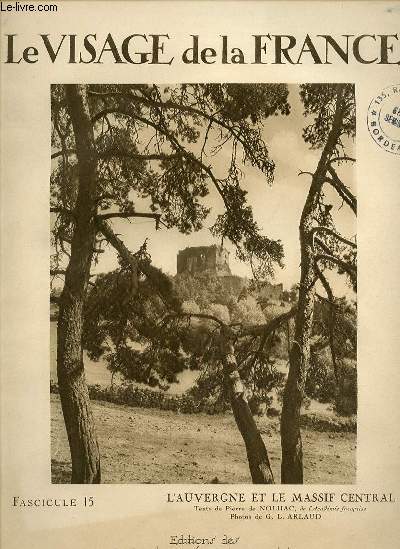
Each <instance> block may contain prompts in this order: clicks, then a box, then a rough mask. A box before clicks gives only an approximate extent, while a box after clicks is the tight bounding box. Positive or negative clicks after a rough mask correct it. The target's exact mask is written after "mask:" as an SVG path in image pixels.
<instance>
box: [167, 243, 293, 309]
mask: <svg viewBox="0 0 400 549" xmlns="http://www.w3.org/2000/svg"><path fill="white" fill-rule="evenodd" d="M202 274H211V275H215V276H217V277H218V278H220V279H221V281H222V282H223V283H224V284H226V285H227V286H230V287H231V288H234V289H236V290H237V291H240V290H241V289H243V288H245V287H246V286H247V284H248V281H247V280H246V279H245V278H242V277H240V276H236V275H233V274H232V272H231V269H230V266H229V252H228V250H226V249H225V248H224V247H222V246H217V245H215V244H213V245H212V246H192V247H189V248H185V249H184V250H180V251H179V252H178V255H177V276H180V275H190V276H199V275H202ZM257 293H258V296H259V298H261V299H265V300H268V301H271V300H272V301H281V300H282V293H283V284H271V283H269V282H266V283H265V284H263V287H262V288H260V289H259V290H258V292H257Z"/></svg>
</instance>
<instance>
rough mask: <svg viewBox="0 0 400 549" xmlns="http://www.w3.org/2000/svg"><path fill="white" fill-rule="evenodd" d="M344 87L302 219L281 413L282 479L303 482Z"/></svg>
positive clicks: (297, 482)
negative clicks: (306, 411)
mask: <svg viewBox="0 0 400 549" xmlns="http://www.w3.org/2000/svg"><path fill="white" fill-rule="evenodd" d="M342 95H343V86H342V85H340V86H338V92H337V102H336V110H335V115H334V120H333V123H332V128H331V130H330V132H329V135H328V138H327V141H326V144H325V146H324V149H323V151H322V153H321V157H320V160H319V162H318V166H317V169H316V171H315V173H314V175H313V178H312V182H311V186H310V190H309V192H308V195H307V199H306V202H305V204H304V208H303V212H302V216H301V220H300V227H299V230H300V251H301V276H300V286H299V303H298V309H297V314H296V319H295V333H294V340H293V344H292V348H291V351H290V355H289V374H288V378H287V380H286V385H285V390H284V394H283V406H282V416H281V447H282V463H281V482H282V484H302V483H303V450H302V441H301V432H300V410H301V403H302V400H303V394H304V389H305V382H306V376H307V370H308V366H309V361H310V340H311V333H312V324H313V315H314V300H315V282H316V278H315V271H316V269H315V265H314V243H313V233H312V229H313V224H314V213H315V211H316V208H317V205H318V200H319V198H320V192H321V189H322V186H323V184H324V182H325V180H326V173H327V169H328V166H329V160H330V158H331V156H332V155H333V153H334V151H335V148H336V145H337V143H338V140H339V138H340V134H341V130H342V123H343V112H344V105H343V99H342Z"/></svg>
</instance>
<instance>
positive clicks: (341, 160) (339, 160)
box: [329, 156, 356, 164]
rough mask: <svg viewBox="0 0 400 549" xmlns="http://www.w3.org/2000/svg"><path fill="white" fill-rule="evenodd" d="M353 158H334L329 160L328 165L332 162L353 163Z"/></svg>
mask: <svg viewBox="0 0 400 549" xmlns="http://www.w3.org/2000/svg"><path fill="white" fill-rule="evenodd" d="M355 161H356V159H355V158H351V157H350V156H336V157H335V158H331V159H330V160H329V164H333V163H334V162H355Z"/></svg>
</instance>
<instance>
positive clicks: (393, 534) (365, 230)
mask: <svg viewBox="0 0 400 549" xmlns="http://www.w3.org/2000/svg"><path fill="white" fill-rule="evenodd" d="M58 5H59V9H58V13H56V14H53V13H52V14H44V13H36V14H33V13H32V14H15V13H11V14H10V15H9V14H7V15H6V16H4V14H2V20H1V34H2V46H3V44H4V38H3V35H4V34H5V33H8V34H12V33H18V34H20V35H21V36H22V37H23V40H24V42H25V43H26V44H27V45H29V44H30V42H31V40H32V39H33V40H34V41H35V35H37V34H38V33H51V34H54V35H55V34H62V33H74V34H80V35H84V34H89V33H97V34H99V35H100V34H102V35H105V34H106V33H107V32H111V33H112V34H113V35H114V36H116V37H117V36H122V37H124V36H126V35H128V34H132V33H135V32H138V33H139V32H140V33H169V34H170V36H172V37H174V39H173V40H171V41H170V43H169V46H168V49H169V51H170V52H171V53H172V54H174V53H175V54H176V56H177V58H178V57H179V52H181V51H182V49H183V47H182V40H185V43H186V42H187V36H188V35H190V34H200V35H201V36H202V38H203V39H204V43H206V42H210V43H212V42H215V43H217V37H218V35H220V34H228V35H230V36H231V37H232V41H233V42H234V44H233V45H240V46H241V47H243V48H245V47H246V44H248V45H249V44H250V39H249V37H250V36H251V35H252V34H266V33H268V32H270V33H277V34H279V33H281V34H294V35H298V36H303V34H304V33H306V32H308V33H310V34H362V33H375V34H380V33H381V34H394V33H396V32H397V31H398V23H399V21H400V4H399V3H395V2H387V3H386V2H369V3H367V2H365V3H364V2H357V3H352V2H345V3H342V2H321V3H320V2H304V3H303V2H292V3H291V2H276V3H273V2H258V3H253V2H244V1H237V2H232V3H229V2H176V3H169V2H123V3H120V2H112V3H111V2H59V3H58ZM3 55H4V52H3V54H2V56H3ZM2 61H4V58H3V57H2ZM1 76H2V83H1V196H0V198H1V204H0V208H1V236H0V238H1V255H0V257H1V260H0V261H1V277H0V290H1V325H0V328H1V473H2V515H1V529H2V545H1V547H2V549H3V548H4V549H14V548H19V549H25V548H28V547H32V548H38V549H39V548H40V549H50V548H51V549H53V548H54V549H56V548H57V549H62V548H64V547H68V548H74V549H80V548H85V549H86V548H99V549H155V548H156V547H159V549H164V548H166V547H173V546H171V545H169V536H171V535H179V534H181V533H183V534H185V535H187V534H188V533H192V534H194V535H196V536H204V537H208V536H213V535H218V536H222V535H223V534H224V533H227V534H229V535H231V536H240V538H241V539H240V542H239V544H238V545H237V546H236V547H238V549H250V548H251V549H277V548H278V547H280V548H286V547H290V548H291V549H303V548H304V549H305V548H307V549H312V548H319V547H327V548H335V549H336V548H342V547H349V548H371V549H372V548H373V549H375V548H376V549H384V548H388V549H392V548H395V547H398V546H399V539H400V526H399V524H400V521H399V509H400V507H399V504H398V503H396V504H393V505H391V504H380V505H378V504H374V505H370V506H368V510H367V512H365V513H359V514H357V513H350V514H332V515H328V516H325V517H324V518H323V519H322V520H320V521H286V522H285V523H283V522H280V521H277V520H274V521H265V520H264V521H259V522H256V521H254V520H252V521H251V522H239V521H230V520H229V518H228V516H227V515H226V514H218V513H216V512H215V513H204V514H202V513H196V512H195V511H194V510H193V509H192V506H191V505H184V504H180V505H178V504H176V505H172V504H167V503H166V494H167V492H168V491H184V490H187V491H197V492H200V491H217V492H221V491H223V490H226V489H228V490H229V487H228V486H226V487H223V486H211V485H209V486H199V485H196V486H192V487H190V486H182V485H180V486H175V487H174V486H167V485H164V486H161V485H160V486H157V485H126V486H124V485H100V486H87V487H85V486H69V485H51V484H50V444H49V425H50V415H49V304H48V273H49V259H48V256H49V212H48V205H49V174H50V154H49V151H50V105H49V94H50V84H51V83H65V82H109V83H114V82H133V81H136V82H152V81H156V82H159V83H163V82H179V81H198V82H202V81H215V82H224V81H233V82H239V81H243V82H258V81H260V82H288V83H292V82H293V83H297V82H322V81H328V82H341V81H349V82H355V83H356V93H357V117H358V118H357V128H358V131H357V183H358V200H359V216H358V229H357V232H358V246H359V294H358V296H359V359H358V364H359V366H358V372H359V433H358V456H357V465H358V467H357V485H356V486H355V485H353V486H348V487H341V486H335V487H332V486H330V487H323V486H321V487H318V486H304V487H302V488H300V489H299V490H301V491H302V492H304V493H306V492H307V491H308V492H311V491H319V490H322V491H323V490H328V491H335V492H336V493H337V494H340V493H341V492H346V491H351V492H354V491H357V492H359V493H365V492H379V493H380V492H392V493H394V495H395V497H397V498H400V469H399V453H400V452H399V451H400V430H399V423H400V407H399V392H400V391H399V390H400V368H399V364H398V362H399V361H398V333H399V327H400V322H399V310H400V299H399V291H398V281H399V278H400V276H399V275H400V269H399V266H400V261H399V260H398V256H397V252H398V237H399V234H400V233H399V228H400V227H399V213H398V212H399V206H400V191H399V188H398V185H399V168H400V156H396V155H393V154H388V153H386V152H385V151H383V150H382V149H381V148H379V147H378V146H377V145H376V144H375V143H374V141H373V140H372V139H371V137H370V135H369V134H368V130H367V126H366V114H367V109H368V105H369V103H370V101H371V99H372V98H373V97H374V95H376V94H377V93H378V92H379V91H380V90H381V89H382V88H384V87H386V86H388V85H390V84H399V80H400V75H399V72H398V67H397V66H395V65H389V66H385V65H365V66H362V65H356V64H354V63H352V64H351V65H349V66H345V65H343V64H341V63H337V64H336V65H331V66H325V65H322V66H315V65H311V64H309V65H296V66H290V65H289V66H288V65H283V66H276V65H265V66H254V65H244V66H232V65H227V66H221V65H220V64H218V63H216V64H215V65H209V66H205V65H199V66H191V65H188V66H184V65H182V64H180V63H179V62H178V60H177V62H175V63H174V64H173V65H172V66H165V65H160V66H147V65H143V66H139V65H136V66H126V65H122V66H119V65H111V64H104V65H67V64H65V63H64V62H63V61H62V60H60V61H59V62H57V63H55V64H54V65H53V64H51V63H50V61H47V60H46V59H45V58H44V57H43V58H42V60H41V61H40V62H39V63H38V64H33V65H27V64H20V65H12V66H10V65H5V64H4V63H3V64H2V65H1ZM283 215H284V212H283ZM231 489H232V491H235V492H236V491H245V492H246V493H248V494H250V492H251V491H252V490H253V487H252V486H251V485H246V486H242V487H241V486H238V485H235V486H232V487H231ZM279 490H280V487H275V489H274V488H273V487H262V488H261V490H260V491H265V492H268V493H270V492H272V491H279ZM282 491H285V492H286V493H287V494H288V495H289V494H290V493H291V492H292V491H293V487H284V488H283V489H282ZM84 495H86V496H94V497H95V500H96V504H95V507H94V508H91V509H85V508H83V507H78V508H75V509H71V508H67V509H42V508H39V509H32V508H31V509H18V508H13V507H12V497H13V496H21V497H26V498H28V497H63V498H64V497H65V498H68V497H81V496H84ZM214 547H217V549H220V546H216V545H214ZM221 547H222V546H221ZM226 547H227V546H226Z"/></svg>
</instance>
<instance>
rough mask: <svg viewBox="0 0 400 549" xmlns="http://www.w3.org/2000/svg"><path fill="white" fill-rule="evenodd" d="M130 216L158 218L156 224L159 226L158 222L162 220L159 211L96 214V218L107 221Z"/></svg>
mask: <svg viewBox="0 0 400 549" xmlns="http://www.w3.org/2000/svg"><path fill="white" fill-rule="evenodd" d="M130 217H146V218H150V219H155V220H156V225H157V228H158V223H159V221H160V217H161V214H159V213H140V212H110V213H106V214H99V215H97V216H96V219H98V220H101V221H106V220H107V219H115V218H122V219H129V218H130Z"/></svg>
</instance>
